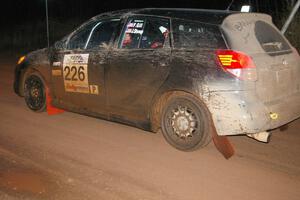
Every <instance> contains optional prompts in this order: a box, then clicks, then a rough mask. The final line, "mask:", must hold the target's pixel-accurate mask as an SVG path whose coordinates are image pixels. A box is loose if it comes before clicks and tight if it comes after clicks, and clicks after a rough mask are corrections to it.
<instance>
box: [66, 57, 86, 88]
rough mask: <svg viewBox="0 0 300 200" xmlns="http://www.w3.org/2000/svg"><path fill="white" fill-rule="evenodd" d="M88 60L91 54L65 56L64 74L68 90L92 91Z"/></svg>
mask: <svg viewBox="0 0 300 200" xmlns="http://www.w3.org/2000/svg"><path fill="white" fill-rule="evenodd" d="M88 60H89V54H68V55H65V56H64V63H63V75H64V85H65V91H66V92H78V93H90V87H89V79H88Z"/></svg>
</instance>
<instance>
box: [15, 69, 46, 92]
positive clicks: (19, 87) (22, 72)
mask: <svg viewBox="0 0 300 200" xmlns="http://www.w3.org/2000/svg"><path fill="white" fill-rule="evenodd" d="M30 72H37V73H39V75H40V76H41V77H42V78H43V80H44V82H45V84H46V85H48V83H49V79H47V75H46V71H45V70H43V68H42V67H41V66H36V65H23V66H21V67H20V69H19V72H18V74H16V83H15V92H16V93H17V94H18V95H19V96H24V88H23V85H24V81H25V76H26V74H28V73H30Z"/></svg>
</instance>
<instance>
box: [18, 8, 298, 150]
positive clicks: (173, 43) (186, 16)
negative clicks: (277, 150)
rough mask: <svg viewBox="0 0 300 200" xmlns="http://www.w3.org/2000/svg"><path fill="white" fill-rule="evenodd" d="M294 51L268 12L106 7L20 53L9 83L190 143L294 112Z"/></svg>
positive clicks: (256, 131)
mask: <svg viewBox="0 0 300 200" xmlns="http://www.w3.org/2000/svg"><path fill="white" fill-rule="evenodd" d="M299 77H300V58H299V55H298V53H297V51H296V50H295V49H294V48H293V47H292V45H291V44H290V43H289V42H288V41H287V39H286V38H285V37H284V36H283V35H282V34H281V33H280V32H279V31H278V30H277V28H276V27H275V26H274V24H273V23H272V19H271V17H270V16H268V15H265V14H259V13H238V12H229V11H216V10H198V9H197V10H195V9H138V10H126V11H116V12H111V13H104V14H101V15H99V16H96V17H94V18H92V19H91V20H89V21H88V22H86V23H85V24H83V25H82V26H80V27H79V28H77V29H76V30H75V31H74V32H72V33H71V34H70V35H68V36H66V37H65V38H63V39H62V40H61V41H58V42H56V43H55V45H54V46H53V47H50V48H49V49H41V50H37V51H34V52H31V53H29V54H28V55H26V56H24V57H22V58H20V60H19V61H18V64H17V67H16V70H15V82H14V90H15V92H16V93H17V94H18V95H20V96H24V98H25V101H26V104H27V106H28V107H29V108H30V109H31V110H33V111H35V112H41V111H44V110H46V107H47V105H48V104H47V103H46V102H47V99H48V98H50V97H51V105H52V106H55V107H57V108H60V109H63V110H66V111H71V112H76V113H81V114H84V115H89V116H94V117H99V118H102V119H107V120H112V121H116V122H121V123H124V124H128V125H132V126H135V127H138V128H141V129H144V130H148V131H152V132H157V131H158V130H159V129H160V128H161V130H162V133H163V136H164V137H165V139H166V140H167V141H168V143H170V144H171V145H172V146H174V147H175V148H177V149H180V150H184V151H191V150H194V149H197V148H199V147H203V146H205V145H207V144H208V143H209V141H210V140H211V134H212V132H214V131H215V132H216V133H217V135H218V136H227V135H242V134H244V135H245V134H247V135H249V136H252V137H254V138H256V139H258V140H260V141H267V140H268V135H269V134H268V132H266V131H268V130H271V129H275V128H278V127H280V126H283V125H285V124H287V123H289V122H291V121H292V120H295V119H297V118H299V116H300V78H299Z"/></svg>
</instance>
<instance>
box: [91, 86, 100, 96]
mask: <svg viewBox="0 0 300 200" xmlns="http://www.w3.org/2000/svg"><path fill="white" fill-rule="evenodd" d="M90 93H91V94H95V95H98V94H99V88H98V85H90Z"/></svg>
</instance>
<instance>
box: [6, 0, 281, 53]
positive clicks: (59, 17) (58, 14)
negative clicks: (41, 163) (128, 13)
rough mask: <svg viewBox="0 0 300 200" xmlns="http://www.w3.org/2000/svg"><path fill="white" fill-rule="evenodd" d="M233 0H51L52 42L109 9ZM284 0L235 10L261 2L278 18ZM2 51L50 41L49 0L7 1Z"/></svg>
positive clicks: (239, 0) (219, 5) (222, 5)
mask: <svg viewBox="0 0 300 200" xmlns="http://www.w3.org/2000/svg"><path fill="white" fill-rule="evenodd" d="M230 2H231V0H173V1H170V0H169V1H166V0H165V1H162V0H107V1H104V0H48V7H49V22H50V42H51V43H53V42H54V41H57V40H58V39H60V38H61V37H62V36H64V35H66V34H67V33H69V32H70V31H71V30H73V29H74V28H75V27H76V26H78V25H79V24H81V23H82V22H84V21H86V20H88V19H89V18H91V17H93V16H95V15H97V14H100V13H102V12H106V11H112V10H119V9H128V8H145V7H158V8H162V7H165V8H166V7H167V8H203V9H220V10H225V9H226V8H227V6H228V5H229V4H230ZM283 2H284V1H283V0H234V3H233V5H232V7H231V9H232V10H238V9H240V7H241V5H242V4H245V3H250V4H251V5H252V6H253V7H254V11H256V9H255V7H256V6H257V5H258V7H259V11H260V12H265V13H268V14H271V15H272V16H273V17H274V18H276V13H277V14H278V13H280V12H281V11H280V8H281V7H283V6H282V5H283ZM0 27H1V29H0V50H1V49H8V48H13V49H26V48H27V49H34V48H40V47H43V46H45V44H46V37H45V35H46V25H45V0H4V1H3V2H1V12H0Z"/></svg>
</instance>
